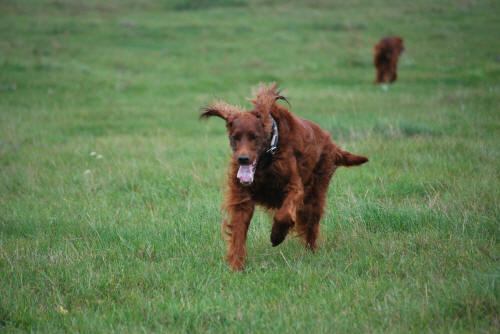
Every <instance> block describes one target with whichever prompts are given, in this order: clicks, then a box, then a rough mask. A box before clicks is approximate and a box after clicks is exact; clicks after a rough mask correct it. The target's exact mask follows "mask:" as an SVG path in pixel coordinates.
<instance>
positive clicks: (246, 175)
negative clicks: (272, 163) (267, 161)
mask: <svg viewBox="0 0 500 334" xmlns="http://www.w3.org/2000/svg"><path fill="white" fill-rule="evenodd" d="M255 167H257V159H255V161H254V162H253V163H252V164H251V165H240V168H239V169H238V174H237V175H236V177H237V178H238V180H240V183H241V184H243V185H249V184H251V183H252V182H253V176H254V174H255Z"/></svg>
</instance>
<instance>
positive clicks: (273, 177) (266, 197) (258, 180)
mask: <svg viewBox="0 0 500 334" xmlns="http://www.w3.org/2000/svg"><path fill="white" fill-rule="evenodd" d="M259 167H260V168H259ZM288 182H289V180H287V179H285V178H284V177H283V176H282V175H281V174H280V173H277V172H276V171H275V170H274V168H273V166H272V162H269V163H268V164H265V165H264V166H257V170H256V171H255V181H254V183H253V184H252V186H251V188H250V191H251V194H252V199H253V200H254V201H255V202H257V203H258V204H260V205H262V206H264V207H267V208H270V209H276V208H279V207H281V205H282V204H283V200H284V198H285V195H286V193H285V192H284V191H283V189H284V188H285V187H286V185H287V184H288Z"/></svg>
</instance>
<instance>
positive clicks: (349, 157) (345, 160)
mask: <svg viewBox="0 0 500 334" xmlns="http://www.w3.org/2000/svg"><path fill="white" fill-rule="evenodd" d="M365 162H368V158H367V157H364V156H362V155H356V154H352V153H351V152H347V151H342V150H339V151H338V153H337V161H336V163H337V166H346V167H350V166H359V165H362V164H364V163H365Z"/></svg>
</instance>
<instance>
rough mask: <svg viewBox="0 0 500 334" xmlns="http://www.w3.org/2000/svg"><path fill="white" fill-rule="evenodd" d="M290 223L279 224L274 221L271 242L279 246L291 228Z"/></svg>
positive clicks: (274, 245)
mask: <svg viewBox="0 0 500 334" xmlns="http://www.w3.org/2000/svg"><path fill="white" fill-rule="evenodd" d="M290 227H291V226H290V225H289V224H278V223H274V225H273V229H272V230H271V244H272V245H273V247H276V246H278V245H279V244H281V243H282V242H283V240H285V238H286V235H287V234H288V231H289V230H290Z"/></svg>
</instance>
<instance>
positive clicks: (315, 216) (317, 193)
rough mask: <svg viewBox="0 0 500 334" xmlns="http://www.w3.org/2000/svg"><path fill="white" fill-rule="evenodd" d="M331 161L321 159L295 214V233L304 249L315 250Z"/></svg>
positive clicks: (331, 169) (331, 171)
mask: <svg viewBox="0 0 500 334" xmlns="http://www.w3.org/2000/svg"><path fill="white" fill-rule="evenodd" d="M331 160H332V159H331V158H330V157H328V158H326V157H325V156H323V158H322V159H321V160H320V162H319V163H318V165H317V166H316V168H315V170H314V173H313V179H312V180H311V183H310V185H309V187H307V188H306V189H307V190H306V195H305V197H304V204H303V206H302V207H301V208H300V210H299V211H298V213H297V216H298V217H297V218H298V219H297V221H298V223H297V227H296V230H297V233H298V236H300V237H302V238H303V239H304V241H305V243H306V247H307V248H308V249H310V250H313V251H314V250H315V249H316V247H317V239H318V236H319V234H320V220H321V217H322V216H323V213H324V207H325V202H326V194H327V191H328V184H329V183H330V179H331V178H332V175H333V173H334V171H335V167H334V165H333V162H332V161H331Z"/></svg>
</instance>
